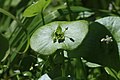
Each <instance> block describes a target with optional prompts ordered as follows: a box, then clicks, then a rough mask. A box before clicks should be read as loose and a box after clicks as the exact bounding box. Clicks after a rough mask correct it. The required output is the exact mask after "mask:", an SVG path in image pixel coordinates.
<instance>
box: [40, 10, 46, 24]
mask: <svg viewBox="0 0 120 80" xmlns="http://www.w3.org/2000/svg"><path fill="white" fill-rule="evenodd" d="M41 17H42V22H43V25H45V20H44V14H43V9H42V11H41Z"/></svg>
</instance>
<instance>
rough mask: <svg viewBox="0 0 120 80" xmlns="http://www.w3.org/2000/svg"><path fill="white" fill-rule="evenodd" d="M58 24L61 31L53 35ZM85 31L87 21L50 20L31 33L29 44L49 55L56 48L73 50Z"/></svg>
mask: <svg viewBox="0 0 120 80" xmlns="http://www.w3.org/2000/svg"><path fill="white" fill-rule="evenodd" d="M58 26H60V27H61V28H62V33H61V34H59V35H55V32H56V30H58ZM87 32H88V23H87V21H83V20H81V21H73V22H67V21H58V22H52V23H49V24H47V25H45V26H42V27H40V28H39V29H37V30H36V31H35V32H34V33H33V35H32V37H31V39H30V46H31V48H32V49H33V50H34V51H36V52H38V53H40V54H43V55H50V54H52V53H54V52H55V51H56V50H57V49H65V50H73V49H75V48H76V47H78V45H80V44H81V42H82V40H83V39H84V37H85V36H86V34H87ZM63 33H64V34H63ZM70 38H71V39H73V40H74V41H72V40H71V39H70ZM54 40H56V41H54ZM61 40H62V41H61Z"/></svg>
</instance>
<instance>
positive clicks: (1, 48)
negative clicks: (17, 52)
mask: <svg viewBox="0 0 120 80" xmlns="http://www.w3.org/2000/svg"><path fill="white" fill-rule="evenodd" d="M8 48H9V43H8V40H7V39H6V38H5V37H3V36H2V35H1V34H0V61H1V60H2V59H3V58H4V56H5V53H6V51H7V50H8Z"/></svg>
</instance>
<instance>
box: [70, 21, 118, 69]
mask: <svg viewBox="0 0 120 80" xmlns="http://www.w3.org/2000/svg"><path fill="white" fill-rule="evenodd" d="M69 56H70V57H78V58H79V57H83V58H84V59H86V60H87V61H90V62H93V63H97V64H100V65H102V66H108V67H111V68H114V69H116V70H119V68H120V63H119V53H118V47H117V43H116V40H115V39H114V37H113V36H112V34H111V33H110V32H109V31H108V30H107V28H105V26H103V25H101V24H99V23H97V22H95V23H91V24H90V25H89V32H88V34H87V36H86V38H85V39H84V40H83V42H82V43H81V45H80V46H78V48H76V49H75V50H73V51H70V52H69Z"/></svg>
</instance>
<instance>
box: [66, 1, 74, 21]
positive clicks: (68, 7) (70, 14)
mask: <svg viewBox="0 0 120 80" xmlns="http://www.w3.org/2000/svg"><path fill="white" fill-rule="evenodd" d="M66 3H67V9H68V11H69V17H70V21H72V20H73V19H72V13H71V12H72V11H71V9H70V5H69V2H68V0H66Z"/></svg>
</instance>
